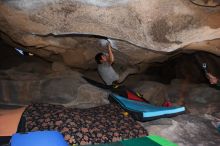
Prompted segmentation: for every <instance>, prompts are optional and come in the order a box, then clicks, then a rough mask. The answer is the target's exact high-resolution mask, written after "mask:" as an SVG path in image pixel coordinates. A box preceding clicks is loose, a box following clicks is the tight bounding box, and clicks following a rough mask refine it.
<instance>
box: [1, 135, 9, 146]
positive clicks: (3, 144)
mask: <svg viewBox="0 0 220 146" xmlns="http://www.w3.org/2000/svg"><path fill="white" fill-rule="evenodd" d="M10 140H11V136H0V145H1V146H6V145H8V144H9V142H10Z"/></svg>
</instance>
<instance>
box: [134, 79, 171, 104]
mask: <svg viewBox="0 0 220 146" xmlns="http://www.w3.org/2000/svg"><path fill="white" fill-rule="evenodd" d="M135 90H136V91H138V92H140V93H141V94H142V95H143V97H144V98H145V99H146V100H148V101H149V102H150V103H152V104H155V105H162V104H163V103H164V101H165V99H166V97H167V95H166V86H165V85H163V84H161V83H158V82H153V81H142V82H139V85H138V86H137V87H136V88H135Z"/></svg>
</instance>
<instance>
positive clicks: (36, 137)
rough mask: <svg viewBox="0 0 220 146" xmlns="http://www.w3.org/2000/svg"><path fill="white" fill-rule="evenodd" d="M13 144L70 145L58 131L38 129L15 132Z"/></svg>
mask: <svg viewBox="0 0 220 146" xmlns="http://www.w3.org/2000/svg"><path fill="white" fill-rule="evenodd" d="M11 146H68V144H67V142H66V141H65V140H64V138H63V136H62V134H60V133H59V132H57V131H36V132H28V133H24V134H21V133H16V134H14V135H13V136H12V138H11Z"/></svg>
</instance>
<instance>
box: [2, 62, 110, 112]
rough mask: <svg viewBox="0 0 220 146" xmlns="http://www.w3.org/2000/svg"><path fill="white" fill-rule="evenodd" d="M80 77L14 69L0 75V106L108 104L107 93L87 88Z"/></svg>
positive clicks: (87, 105) (89, 105)
mask: <svg viewBox="0 0 220 146" xmlns="http://www.w3.org/2000/svg"><path fill="white" fill-rule="evenodd" d="M26 66H27V65H26ZM18 68H19V67H18ZM81 76H82V75H81V74H80V73H78V72H75V71H68V70H66V71H63V72H55V73H54V72H53V73H50V74H43V75H42V74H36V73H28V72H22V71H17V70H15V69H11V70H6V71H1V73H0V97H3V98H0V103H3V104H18V105H23V104H29V103H32V102H40V103H54V104H64V105H65V106H71V107H78V108H89V107H95V106H99V105H103V104H108V103H109V101H108V100H107V99H108V93H107V92H106V91H103V90H101V89H98V88H96V87H93V86H91V85H89V84H88V83H87V82H86V81H85V80H84V79H82V78H81Z"/></svg>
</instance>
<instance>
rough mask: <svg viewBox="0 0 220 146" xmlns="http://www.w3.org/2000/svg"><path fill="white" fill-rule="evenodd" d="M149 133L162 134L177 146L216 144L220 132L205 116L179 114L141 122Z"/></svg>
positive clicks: (209, 145)
mask: <svg viewBox="0 0 220 146" xmlns="http://www.w3.org/2000/svg"><path fill="white" fill-rule="evenodd" d="M141 124H142V125H143V126H144V127H145V128H146V129H148V132H149V134H156V135H160V136H163V137H165V138H167V139H169V140H171V141H173V142H175V143H177V144H178V145H179V146H199V145H201V146H217V145H219V143H220V134H219V133H218V131H217V128H215V127H214V126H213V125H212V121H211V120H210V119H208V118H206V117H205V116H193V115H180V116H177V117H175V118H172V119H169V118H164V119H159V120H156V121H152V122H146V123H141Z"/></svg>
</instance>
